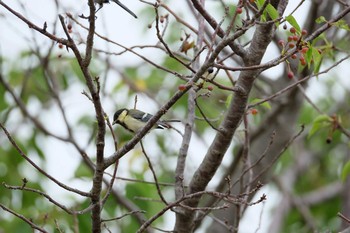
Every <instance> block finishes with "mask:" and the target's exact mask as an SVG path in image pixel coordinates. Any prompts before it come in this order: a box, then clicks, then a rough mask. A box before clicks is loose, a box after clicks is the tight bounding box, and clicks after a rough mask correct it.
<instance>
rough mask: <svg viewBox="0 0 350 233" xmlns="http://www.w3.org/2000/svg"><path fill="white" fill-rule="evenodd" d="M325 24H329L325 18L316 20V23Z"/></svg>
mask: <svg viewBox="0 0 350 233" xmlns="http://www.w3.org/2000/svg"><path fill="white" fill-rule="evenodd" d="M325 22H327V20H326V18H325V17H324V16H320V17H318V18H317V19H316V23H325Z"/></svg>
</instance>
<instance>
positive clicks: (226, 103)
mask: <svg viewBox="0 0 350 233" xmlns="http://www.w3.org/2000/svg"><path fill="white" fill-rule="evenodd" d="M231 101H232V95H229V96H227V98H226V101H225V105H226V107H227V108H228V107H229V106H230V104H231Z"/></svg>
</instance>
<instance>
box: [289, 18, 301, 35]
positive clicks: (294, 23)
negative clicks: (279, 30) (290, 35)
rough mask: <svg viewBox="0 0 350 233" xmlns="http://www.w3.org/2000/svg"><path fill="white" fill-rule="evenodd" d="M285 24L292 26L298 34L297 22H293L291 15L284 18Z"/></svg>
mask: <svg viewBox="0 0 350 233" xmlns="http://www.w3.org/2000/svg"><path fill="white" fill-rule="evenodd" d="M286 20H287V22H288V23H289V24H290V25H292V26H293V27H294V28H295V29H296V30H297V31H298V32H300V31H301V30H300V26H299V24H298V22H297V21H296V20H295V18H294V16H293V15H288V16H287V17H286Z"/></svg>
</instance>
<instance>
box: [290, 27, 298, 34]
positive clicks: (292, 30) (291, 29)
mask: <svg viewBox="0 0 350 233" xmlns="http://www.w3.org/2000/svg"><path fill="white" fill-rule="evenodd" d="M289 31H290V32H291V33H293V34H295V33H296V32H297V30H296V29H295V28H294V27H291V28H290V29H289Z"/></svg>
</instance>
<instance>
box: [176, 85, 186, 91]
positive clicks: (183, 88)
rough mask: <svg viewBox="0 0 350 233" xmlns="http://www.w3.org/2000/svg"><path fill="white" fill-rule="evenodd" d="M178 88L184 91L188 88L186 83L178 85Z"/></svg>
mask: <svg viewBox="0 0 350 233" xmlns="http://www.w3.org/2000/svg"><path fill="white" fill-rule="evenodd" d="M178 89H179V90H180V91H184V90H186V85H185V84H180V85H179V86H178Z"/></svg>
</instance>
